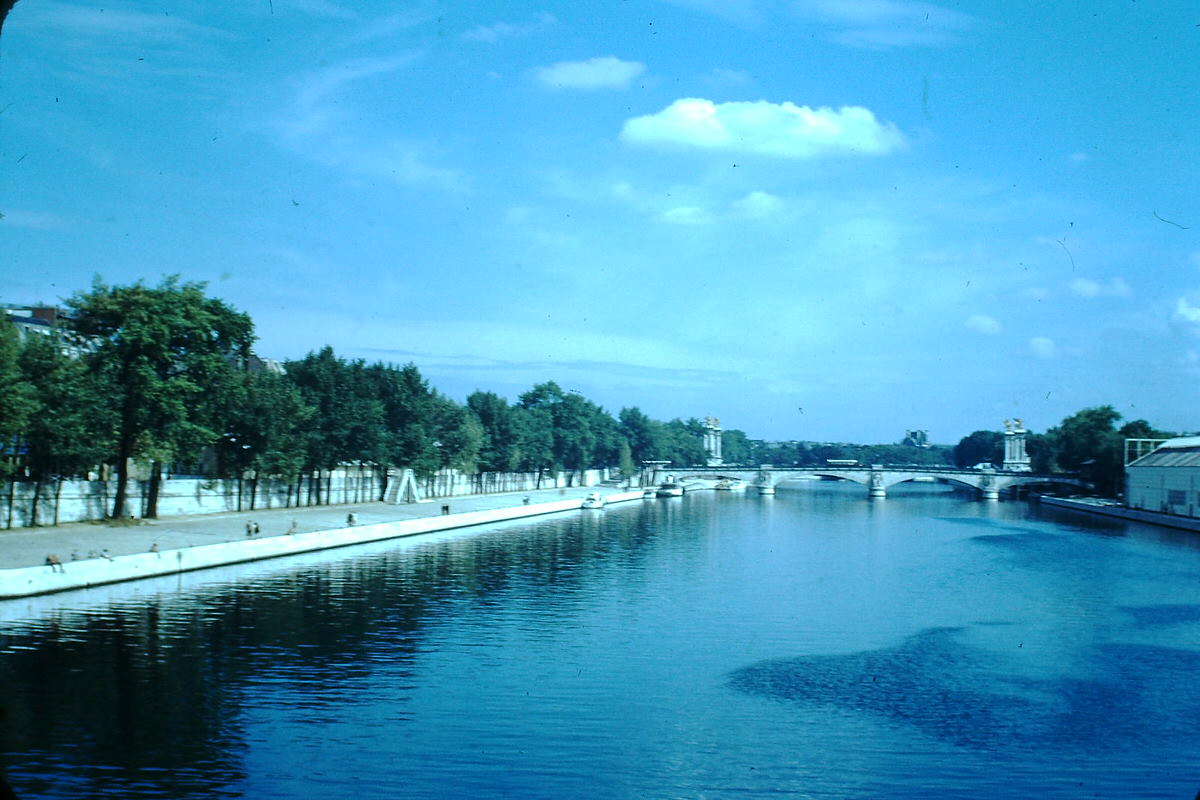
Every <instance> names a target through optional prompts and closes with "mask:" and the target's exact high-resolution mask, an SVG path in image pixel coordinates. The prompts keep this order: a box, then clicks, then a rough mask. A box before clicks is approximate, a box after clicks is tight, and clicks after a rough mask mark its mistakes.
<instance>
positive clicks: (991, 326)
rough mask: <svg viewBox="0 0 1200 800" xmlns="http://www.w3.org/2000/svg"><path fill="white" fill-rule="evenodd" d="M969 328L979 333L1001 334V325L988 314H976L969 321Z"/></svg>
mask: <svg viewBox="0 0 1200 800" xmlns="http://www.w3.org/2000/svg"><path fill="white" fill-rule="evenodd" d="M967 327H968V328H970V329H971V330H973V331H976V332H978V333H989V334H995V333H999V332H1000V323H999V322H997V321H996V320H995V319H993V318H992V317H989V316H988V315H987V314H975V315H974V316H972V317H970V318H969V319H968V320H967Z"/></svg>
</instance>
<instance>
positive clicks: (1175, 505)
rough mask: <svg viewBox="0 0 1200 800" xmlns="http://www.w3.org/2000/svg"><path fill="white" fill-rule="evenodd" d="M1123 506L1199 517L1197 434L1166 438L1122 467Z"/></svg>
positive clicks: (1199, 474)
mask: <svg viewBox="0 0 1200 800" xmlns="http://www.w3.org/2000/svg"><path fill="white" fill-rule="evenodd" d="M1125 505H1126V506H1127V507H1129V508H1136V509H1140V510H1143V511H1157V512H1161V513H1164V514H1175V515H1178V516H1181V517H1193V518H1196V517H1200V436H1182V437H1179V438H1177V439H1168V440H1166V441H1165V442H1163V443H1162V444H1161V445H1159V446H1158V448H1156V449H1155V450H1154V451H1153V452H1150V453H1147V454H1146V455H1144V456H1142V457H1141V458H1138V459H1136V460H1135V461H1132V462H1130V463H1129V464H1128V465H1127V466H1126V467H1125Z"/></svg>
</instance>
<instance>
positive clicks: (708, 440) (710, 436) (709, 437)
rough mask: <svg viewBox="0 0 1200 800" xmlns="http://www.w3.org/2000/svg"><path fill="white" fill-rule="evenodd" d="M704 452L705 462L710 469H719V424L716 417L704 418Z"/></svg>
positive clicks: (720, 460) (720, 462)
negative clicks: (706, 454)
mask: <svg viewBox="0 0 1200 800" xmlns="http://www.w3.org/2000/svg"><path fill="white" fill-rule="evenodd" d="M704 450H705V452H706V453H708V460H707V461H706V462H705V463H707V464H708V466H710V467H719V466H721V464H723V463H724V461H722V459H721V423H720V421H719V420H717V418H716V417H705V418H704Z"/></svg>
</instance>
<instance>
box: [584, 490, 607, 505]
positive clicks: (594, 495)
mask: <svg viewBox="0 0 1200 800" xmlns="http://www.w3.org/2000/svg"><path fill="white" fill-rule="evenodd" d="M579 507H580V508H604V495H602V494H600V493H599V492H589V493H588V496H587V497H585V498H583V503H581V504H580V506H579Z"/></svg>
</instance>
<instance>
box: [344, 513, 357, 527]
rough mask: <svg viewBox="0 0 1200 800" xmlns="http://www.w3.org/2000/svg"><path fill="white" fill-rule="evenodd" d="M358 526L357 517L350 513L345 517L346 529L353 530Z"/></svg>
mask: <svg viewBox="0 0 1200 800" xmlns="http://www.w3.org/2000/svg"><path fill="white" fill-rule="evenodd" d="M357 524H358V515H357V514H355V513H354V512H353V511H351V512H350V513H349V514H347V515H346V527H348V528H353V527H354V526H355V525H357Z"/></svg>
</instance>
